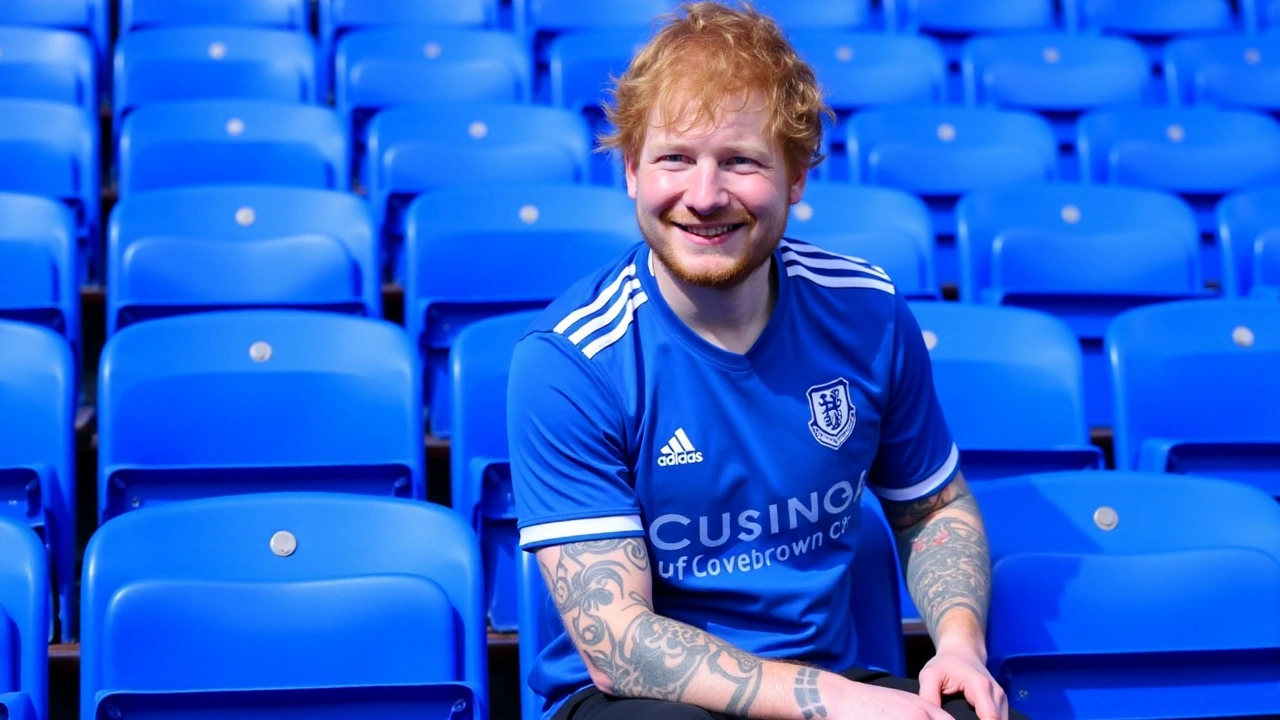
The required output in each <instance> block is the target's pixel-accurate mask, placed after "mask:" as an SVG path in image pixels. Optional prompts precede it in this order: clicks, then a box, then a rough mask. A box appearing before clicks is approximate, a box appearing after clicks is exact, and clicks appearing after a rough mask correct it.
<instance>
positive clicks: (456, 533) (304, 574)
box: [80, 492, 488, 720]
mask: <svg viewBox="0 0 1280 720" xmlns="http://www.w3.org/2000/svg"><path fill="white" fill-rule="evenodd" d="M479 565H480V563H479V557H478V552H477V549H476V540H475V535H474V534H473V533H472V532H471V529H470V528H469V527H467V525H466V523H464V522H462V521H461V519H460V518H459V517H458V516H457V514H456V513H454V512H452V511H451V510H449V509H447V508H443V507H440V506H437V505H432V504H430V503H424V502H418V501H409V500H398V499H393V498H366V497H350V496H343V495H337V494H326V493H298V492H292V493H272V494H266V495H263V494H259V495H242V496H238V497H220V498H211V499H204V500H198V501H191V502H184V503H174V504H172V505H167V506H165V507H161V508H155V509H151V510H148V511H147V512H140V513H130V514H129V515H127V516H124V517H121V518H117V519H116V520H113V521H112V522H110V523H108V524H107V525H104V526H103V527H101V528H99V529H98V531H97V532H96V533H95V534H94V536H93V538H92V539H91V540H90V541H89V545H88V548H87V549H86V550H85V559H84V599H85V618H84V637H83V639H82V642H81V646H80V718H81V720H93V719H94V718H98V717H108V716H111V717H117V716H123V717H139V716H143V717H160V716H164V717H174V716H178V715H185V716H190V715H204V716H206V717H207V716H218V717H232V716H234V717H244V718H251V719H254V720H265V719H266V718H280V717H308V718H316V719H318V720H336V719H337V718H350V717H353V716H354V717H380V718H388V719H389V720H408V718H456V719H458V720H472V719H475V720H480V719H482V718H485V717H487V716H488V714H487V711H486V708H485V705H486V703H487V697H486V695H487V692H488V680H487V672H486V667H485V663H486V658H487V647H486V638H485V627H484V615H483V610H482V605H481V602H482V599H481V594H480V593H481V576H480V567H479Z"/></svg>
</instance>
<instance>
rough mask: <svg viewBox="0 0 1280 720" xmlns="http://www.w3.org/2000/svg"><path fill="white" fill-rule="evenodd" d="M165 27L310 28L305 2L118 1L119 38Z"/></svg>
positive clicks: (269, 0)
mask: <svg viewBox="0 0 1280 720" xmlns="http://www.w3.org/2000/svg"><path fill="white" fill-rule="evenodd" d="M164 25H234V26H242V27H261V28H275V29H278V30H292V31H294V32H307V31H308V29H309V28H310V22H309V17H308V11H307V2H306V0H120V34H121V35H127V34H128V33H130V32H133V31H134V30H138V29H141V28H148V27H159V26H164Z"/></svg>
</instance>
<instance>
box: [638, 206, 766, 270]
mask: <svg viewBox="0 0 1280 720" xmlns="http://www.w3.org/2000/svg"><path fill="white" fill-rule="evenodd" d="M637 210H638V208H637ZM637 220H638V221H639V225H640V234H641V235H643V236H644V240H645V243H646V244H647V245H648V246H649V249H650V250H652V251H653V254H655V255H657V256H658V260H660V261H661V262H662V264H663V266H664V267H666V268H667V271H668V272H670V273H671V274H672V275H673V276H674V277H675V278H676V279H677V280H679V281H680V282H682V283H685V284H687V285H692V286H694V287H703V288H708V289H711V290H730V289H732V288H735V287H737V286H739V285H741V284H742V283H743V282H744V281H745V280H746V279H747V278H749V277H751V274H752V273H754V272H755V271H756V270H759V269H760V267H761V266H763V265H764V264H765V263H767V262H769V259H770V258H771V257H773V251H774V250H776V249H777V248H778V243H779V242H780V241H781V240H782V236H783V234H784V233H785V231H786V225H785V221H784V224H783V226H782V227H779V228H777V229H776V230H775V229H774V228H768V227H765V228H763V230H764V232H762V233H761V234H760V235H759V236H758V237H756V238H752V237H751V235H752V233H754V232H756V230H757V229H759V228H758V224H759V223H758V222H757V220H756V218H755V217H754V216H752V215H750V214H747V215H745V216H737V217H734V218H732V219H729V220H719V219H716V218H708V219H703V220H700V221H699V223H700V224H710V225H718V224H721V223H723V224H736V223H742V224H743V227H741V228H739V229H738V230H735V231H734V232H745V233H746V234H747V240H746V242H744V243H743V244H742V246H741V248H740V249H739V251H738V254H737V256H736V257H732V258H727V257H726V258H724V259H725V260H727V261H728V262H726V263H722V264H719V265H718V266H717V267H715V268H712V269H708V270H698V269H694V268H691V267H688V266H686V265H684V264H682V263H681V262H680V258H679V255H678V254H677V253H676V251H675V249H674V248H673V247H672V245H673V241H671V240H670V239H668V237H667V235H666V232H672V231H678V228H675V223H676V222H678V221H674V220H673V219H672V218H671V216H670V215H669V214H664V215H663V216H662V218H661V219H660V220H659V221H658V222H657V223H654V221H653V220H652V218H643V217H639V213H638V212H637Z"/></svg>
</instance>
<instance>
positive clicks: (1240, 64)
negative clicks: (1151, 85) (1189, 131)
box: [1164, 35, 1280, 113]
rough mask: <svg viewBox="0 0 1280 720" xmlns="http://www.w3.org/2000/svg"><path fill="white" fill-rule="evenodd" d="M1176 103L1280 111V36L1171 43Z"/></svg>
mask: <svg viewBox="0 0 1280 720" xmlns="http://www.w3.org/2000/svg"><path fill="white" fill-rule="evenodd" d="M1164 78H1165V81H1166V83H1167V84H1168V96H1169V99H1170V102H1172V103H1173V104H1178V105H1216V106H1220V107H1239V108H1252V109H1255V110H1265V111H1267V112H1273V113H1274V112H1280V36H1276V35H1262V36H1245V35H1227V36H1223V37H1203V38H1200V37H1197V38H1185V39H1179V40H1173V41H1170V42H1169V44H1167V45H1166V46H1165V49H1164Z"/></svg>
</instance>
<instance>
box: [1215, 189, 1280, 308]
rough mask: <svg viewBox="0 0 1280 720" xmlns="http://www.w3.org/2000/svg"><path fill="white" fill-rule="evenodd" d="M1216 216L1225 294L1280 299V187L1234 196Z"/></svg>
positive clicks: (1239, 193)
mask: <svg viewBox="0 0 1280 720" xmlns="http://www.w3.org/2000/svg"><path fill="white" fill-rule="evenodd" d="M1216 214H1217V220H1218V241H1219V242H1220V243H1221V244H1222V255H1223V259H1222V263H1223V271H1222V292H1223V294H1224V295H1226V296H1227V297H1246V296H1249V295H1254V296H1257V297H1270V298H1280V265H1277V264H1276V262H1277V257H1276V255H1277V253H1280V187H1270V188H1260V189H1258V190H1246V191H1244V192H1238V193H1232V194H1231V195H1228V196H1226V197H1225V198H1223V199H1222V202H1220V203H1218V207H1217V213H1216Z"/></svg>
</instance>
